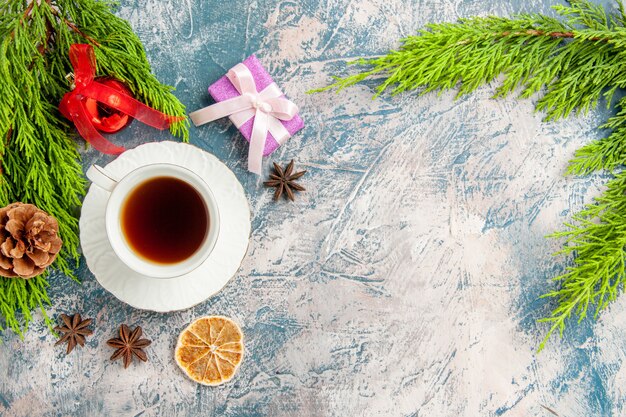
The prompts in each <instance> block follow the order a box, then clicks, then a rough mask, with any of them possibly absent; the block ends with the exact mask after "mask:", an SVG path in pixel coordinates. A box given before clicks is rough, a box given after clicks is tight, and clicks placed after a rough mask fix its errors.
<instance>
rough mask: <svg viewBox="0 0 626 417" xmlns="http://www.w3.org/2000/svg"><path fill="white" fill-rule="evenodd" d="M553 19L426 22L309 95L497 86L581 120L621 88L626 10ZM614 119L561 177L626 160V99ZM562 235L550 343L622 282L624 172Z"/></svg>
mask: <svg viewBox="0 0 626 417" xmlns="http://www.w3.org/2000/svg"><path fill="white" fill-rule="evenodd" d="M554 9H555V10H556V12H557V13H558V15H559V16H560V18H552V17H548V16H543V15H536V14H522V15H518V16H515V17H514V18H501V17H474V18H468V19H461V20H460V21H459V22H457V23H438V24H430V25H427V26H426V28H425V29H423V30H421V31H419V32H418V34H417V35H415V36H409V37H408V38H405V39H403V40H402V46H401V48H400V49H399V50H397V51H391V52H389V53H388V54H387V55H384V56H381V57H376V58H371V59H359V60H356V61H353V62H350V63H349V64H351V65H358V66H364V67H366V69H364V70H363V71H361V72H360V73H357V74H354V75H351V76H347V77H345V78H339V77H335V82H334V83H333V84H331V85H329V86H327V87H323V88H320V89H316V90H312V91H310V93H314V92H321V91H326V90H330V89H335V90H337V91H341V90H343V89H345V88H347V87H349V86H352V85H355V84H358V83H360V82H362V81H364V80H366V79H368V78H375V79H376V80H377V81H378V87H377V88H376V92H375V94H374V98H376V97H378V96H379V95H380V94H382V93H383V92H384V91H386V90H387V89H390V90H391V93H392V94H398V93H401V92H405V91H409V90H416V91H417V92H418V93H420V94H425V93H428V92H430V91H436V90H438V91H443V90H448V89H453V88H458V91H459V93H458V94H459V95H462V94H467V93H470V92H472V91H474V90H475V89H476V88H478V87H479V86H481V85H484V84H487V83H490V82H496V81H498V77H500V76H503V77H502V78H500V80H501V81H500V85H499V87H498V88H497V90H496V94H495V96H496V97H503V96H507V95H509V94H512V93H514V92H519V94H520V96H521V97H522V98H527V97H530V96H532V95H534V94H536V93H538V92H543V93H544V94H543V96H542V97H541V98H540V99H539V100H538V102H537V105H536V108H537V110H539V111H545V113H546V119H547V120H556V119H559V118H562V117H567V116H569V115H570V114H572V113H581V112H582V113H585V112H587V111H589V110H590V109H591V108H593V107H595V106H596V105H597V103H598V100H599V99H600V98H604V99H605V100H606V102H607V106H610V105H611V103H612V101H611V100H612V98H613V95H614V93H615V92H616V91H617V89H621V88H624V87H626V66H624V62H626V12H625V9H624V6H623V4H622V3H621V2H618V3H617V11H612V12H610V13H607V11H606V10H605V9H604V8H603V7H602V6H600V5H595V4H592V3H591V2H589V1H587V0H572V1H570V2H569V6H562V5H559V6H555V7H554ZM616 107H617V109H618V112H617V114H616V115H615V116H613V117H611V118H610V119H609V120H608V122H607V123H606V124H605V125H604V126H602V128H605V129H608V130H610V133H609V135H608V136H607V137H605V138H603V139H600V140H596V141H594V142H592V143H590V144H588V145H586V146H584V147H582V148H581V149H579V150H578V151H577V152H576V154H575V156H574V158H573V159H572V161H571V163H570V165H569V167H568V173H570V174H579V175H580V174H588V173H591V172H593V171H596V170H601V169H606V170H609V171H611V172H613V171H615V170H617V169H620V168H622V167H623V165H624V163H625V162H626V98H623V99H621V100H620V101H619V102H618V104H617V105H616ZM566 228H567V229H566V231H564V232H559V233H555V234H554V235H552V236H551V237H556V238H559V237H560V238H565V239H566V242H565V246H564V248H563V250H562V251H561V252H559V254H561V255H563V254H565V255H568V254H571V255H574V257H575V259H574V265H573V266H571V267H569V268H568V269H567V272H566V273H564V274H563V275H561V276H559V277H557V278H555V280H556V281H557V282H558V283H559V284H560V287H559V288H557V289H555V290H553V291H550V292H548V293H547V294H545V295H544V296H543V297H544V298H550V299H555V301H556V302H557V306H556V308H555V309H554V310H553V311H552V313H551V315H550V316H549V317H547V318H544V319H542V320H541V322H545V323H549V324H550V328H549V330H548V334H547V336H546V338H545V339H544V340H543V342H542V343H541V344H540V350H541V349H542V348H543V347H544V346H545V343H546V341H547V340H548V338H549V337H550V336H551V335H552V334H553V333H554V332H555V331H557V330H558V331H559V333H560V334H561V335H562V334H563V331H564V329H565V326H566V323H567V322H568V320H569V319H570V318H571V317H572V316H576V317H578V321H581V320H583V319H584V318H585V317H587V315H588V311H589V309H590V308H591V309H592V310H595V315H597V314H598V313H599V312H600V311H601V310H602V309H604V308H605V307H606V306H607V305H608V303H610V302H611V301H613V300H614V299H615V297H616V296H617V294H618V293H619V292H620V291H621V289H622V286H623V285H624V283H625V281H626V272H625V265H624V256H625V250H626V173H619V174H617V175H616V176H615V178H614V179H613V180H611V181H610V182H609V184H608V189H607V190H606V192H605V193H603V194H602V195H601V196H600V197H598V198H596V200H595V203H594V204H591V205H589V206H587V208H586V209H585V210H583V211H582V212H580V213H578V214H576V215H574V219H573V222H572V223H571V224H566Z"/></svg>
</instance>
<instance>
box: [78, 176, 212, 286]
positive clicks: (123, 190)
mask: <svg viewBox="0 0 626 417" xmlns="http://www.w3.org/2000/svg"><path fill="white" fill-rule="evenodd" d="M159 177H171V178H176V179H178V180H181V181H184V182H185V183H187V184H188V185H190V186H191V187H192V188H193V189H194V190H195V191H196V192H197V193H198V195H199V196H200V197H201V199H202V201H203V203H204V205H205V209H206V210H207V218H208V219H209V221H208V230H207V232H206V234H205V237H204V241H203V242H202V244H201V245H200V246H199V248H198V249H197V250H196V251H195V252H194V253H193V254H192V255H191V256H190V257H188V258H186V259H184V260H182V261H180V262H177V263H168V264H163V263H157V262H152V261H150V260H148V259H146V258H144V257H142V256H141V255H140V254H137V253H136V252H135V251H134V250H133V249H132V248H131V245H130V244H129V242H128V241H127V239H126V236H125V234H124V231H123V230H122V221H121V217H122V207H123V205H124V203H125V201H126V199H127V197H128V196H130V195H131V193H132V191H133V190H134V189H135V188H136V187H137V186H139V185H141V184H143V183H145V182H147V181H148V180H150V179H153V178H159ZM87 178H89V179H90V180H91V181H92V182H93V183H94V184H95V185H97V186H98V187H100V188H102V189H104V190H105V191H108V192H109V193H110V194H109V199H108V201H107V206H106V214H105V224H106V232H107V235H108V237H109V241H110V243H111V246H112V247H113V250H114V251H115V254H116V255H117V256H118V257H119V259H120V260H121V261H122V262H124V263H125V264H126V265H127V266H128V267H129V268H130V269H132V270H134V271H136V272H138V273H139V274H142V275H145V276H148V277H153V278H174V277H177V276H181V275H184V274H187V273H189V272H191V271H193V270H194V269H196V268H197V267H198V266H200V265H201V264H202V263H203V262H204V261H205V260H206V258H207V257H208V256H209V254H210V253H211V251H212V250H213V247H214V246H215V242H216V241H217V237H218V235H219V230H220V216H219V211H218V209H217V202H216V200H215V197H214V196H213V193H212V192H211V189H210V188H209V186H208V185H207V184H206V183H205V182H204V181H203V180H202V178H200V177H199V176H198V175H197V174H196V173H194V172H192V171H190V170H188V169H187V168H184V167H182V166H179V165H173V164H152V165H145V166H142V167H140V168H137V169H135V170H134V171H131V172H130V173H128V174H126V175H125V176H124V177H123V178H117V177H116V176H115V175H113V174H112V173H110V172H109V171H107V170H105V169H104V168H102V167H100V166H98V165H92V166H91V167H90V168H89V169H88V170H87Z"/></svg>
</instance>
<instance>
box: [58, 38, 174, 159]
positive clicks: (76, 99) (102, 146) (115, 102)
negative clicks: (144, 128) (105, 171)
mask: <svg viewBox="0 0 626 417" xmlns="http://www.w3.org/2000/svg"><path fill="white" fill-rule="evenodd" d="M70 61H71V62H72V67H74V84H75V87H74V89H73V90H72V91H70V92H69V93H66V94H65V95H64V96H63V99H62V100H61V104H59V111H61V113H62V114H63V116H65V117H66V118H68V119H69V120H71V121H72V122H74V125H75V126H76V129H77V130H78V133H80V135H81V136H82V137H83V138H84V139H85V140H86V141H87V142H89V143H90V144H91V145H93V147H94V148H96V149H97V150H99V151H100V152H103V153H106V154H111V155H119V154H120V153H122V152H124V151H125V150H126V149H125V148H124V147H122V146H117V145H114V144H113V143H111V142H109V141H108V140H106V139H105V138H104V137H103V136H102V135H101V134H100V132H98V130H97V129H96V128H95V127H94V125H93V123H92V116H91V115H90V114H89V112H88V111H87V108H86V107H85V100H86V99H88V98H91V99H94V100H96V101H98V102H100V103H102V104H105V105H107V106H109V107H111V108H113V109H116V110H118V111H120V112H122V113H125V114H127V115H129V116H131V117H132V118H134V119H137V120H139V121H140V122H142V123H145V124H147V125H148V126H152V127H155V128H157V129H160V130H164V129H167V128H169V127H170V124H171V123H173V122H178V121H181V120H183V118H182V117H175V116H168V115H167V114H164V113H161V112H160V111H158V110H155V109H153V108H151V107H148V106H146V105H145V104H143V103H141V102H139V101H137V100H135V99H134V98H132V97H131V96H129V95H128V94H126V93H124V92H121V91H118V90H116V89H114V88H111V87H109V86H106V85H104V84H102V83H99V82H97V81H94V78H95V76H96V55H95V54H94V51H93V46H91V45H85V44H73V45H71V46H70Z"/></svg>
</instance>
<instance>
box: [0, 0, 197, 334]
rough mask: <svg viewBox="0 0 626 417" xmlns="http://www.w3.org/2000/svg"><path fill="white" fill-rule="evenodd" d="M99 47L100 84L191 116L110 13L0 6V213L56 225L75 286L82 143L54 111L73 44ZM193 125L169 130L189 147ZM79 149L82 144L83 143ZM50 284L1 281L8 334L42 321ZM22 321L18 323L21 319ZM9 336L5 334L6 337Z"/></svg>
mask: <svg viewBox="0 0 626 417" xmlns="http://www.w3.org/2000/svg"><path fill="white" fill-rule="evenodd" d="M85 42H90V43H92V44H93V45H94V46H95V50H96V56H97V60H98V75H109V76H113V77H116V78H118V79H120V80H121V81H123V82H125V83H126V85H128V87H129V88H130V90H131V91H132V92H133V93H134V94H135V95H136V97H137V98H138V99H139V100H141V101H144V102H146V103H148V105H150V106H152V107H154V108H156V109H158V110H160V111H162V112H165V113H168V114H171V115H174V116H184V115H185V108H184V106H183V105H182V104H181V103H180V102H179V101H178V100H177V99H176V97H175V96H174V95H173V94H172V93H171V88H170V87H167V86H164V85H162V84H161V83H159V81H158V80H157V79H156V77H155V76H154V75H153V74H152V72H151V69H150V65H149V63H148V60H147V57H146V55H145V51H144V49H143V46H142V44H141V41H140V40H139V38H138V37H137V36H136V35H135V34H134V33H133V31H132V29H131V27H130V26H129V25H128V23H126V22H125V21H124V20H122V19H120V18H118V17H116V16H115V15H113V14H112V13H111V10H110V4H109V3H103V2H98V1H95V0H44V1H29V2H25V1H24V0H6V1H4V2H2V3H0V79H2V80H3V82H2V83H0V138H2V140H0V206H5V205H7V204H9V203H11V202H13V201H22V202H27V203H33V204H35V205H36V206H38V207H39V208H41V209H43V210H45V211H47V212H48V213H50V214H52V215H53V216H55V217H56V218H57V220H58V221H59V235H60V236H61V238H62V239H63V242H64V244H63V248H62V251H61V253H60V256H59V257H58V258H57V260H56V261H55V263H54V267H55V268H56V269H57V270H59V271H60V272H62V273H63V274H64V275H66V276H69V277H71V278H74V279H75V276H74V272H73V271H74V268H75V267H76V265H77V264H78V260H79V252H78V246H79V241H78V219H77V215H78V212H79V211H78V209H79V207H80V204H81V200H82V197H83V195H84V193H85V185H86V184H85V180H84V178H83V174H82V168H81V166H80V164H79V162H78V161H79V158H80V156H79V154H78V152H77V148H76V142H75V141H74V140H73V139H72V136H74V137H75V136H76V135H75V134H74V133H73V132H74V131H73V129H72V127H71V126H70V124H69V123H68V122H67V121H66V120H65V119H64V118H63V117H62V116H61V115H60V113H59V111H58V109H57V106H58V103H59V102H60V100H61V97H62V96H63V94H64V93H66V92H67V91H68V90H69V85H68V82H67V80H66V79H65V76H66V74H67V73H69V72H71V71H72V66H71V63H70V61H69V57H68V52H69V47H70V45H71V44H72V43H85ZM187 123H188V122H187V121H183V122H179V123H176V124H174V125H173V126H172V127H171V131H172V133H174V134H176V135H178V136H181V137H182V138H183V140H185V141H186V140H187V139H188V130H187V126H188V124H187ZM78 140H79V141H82V139H78ZM47 286H48V275H47V274H46V275H42V276H39V277H37V278H33V279H30V280H22V279H10V278H0V315H1V316H2V317H3V318H4V326H5V327H10V328H12V329H13V330H14V331H15V332H17V333H20V334H21V333H22V332H23V330H24V329H25V328H26V326H27V325H28V323H29V321H30V320H31V319H32V316H31V313H30V311H31V310H33V309H40V310H41V311H42V312H43V315H44V319H45V320H46V322H47V323H48V324H50V321H49V319H48V318H47V316H46V313H45V306H46V305H48V304H49V302H50V300H49V299H48V296H47V293H46V288H47ZM19 311H21V315H19V314H18V312H19ZM2 328H3V326H2V324H0V329H2Z"/></svg>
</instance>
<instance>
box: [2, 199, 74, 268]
mask: <svg viewBox="0 0 626 417" xmlns="http://www.w3.org/2000/svg"><path fill="white" fill-rule="evenodd" d="M58 231H59V224H58V223H57V220H56V219H55V218H54V217H52V216H50V215H49V214H48V213H46V212H45V211H43V210H40V209H38V208H37V207H35V206H34V205H32V204H23V203H13V204H9V205H8V206H6V207H3V208H0V276H3V277H10V278H12V277H20V278H32V277H34V276H37V275H39V274H41V273H42V272H43V271H44V270H45V269H46V268H47V267H48V265H50V264H51V263H52V262H54V260H55V259H56V257H57V254H58V253H59V250H61V245H62V244H63V242H62V241H61V239H60V238H59V236H58Z"/></svg>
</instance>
